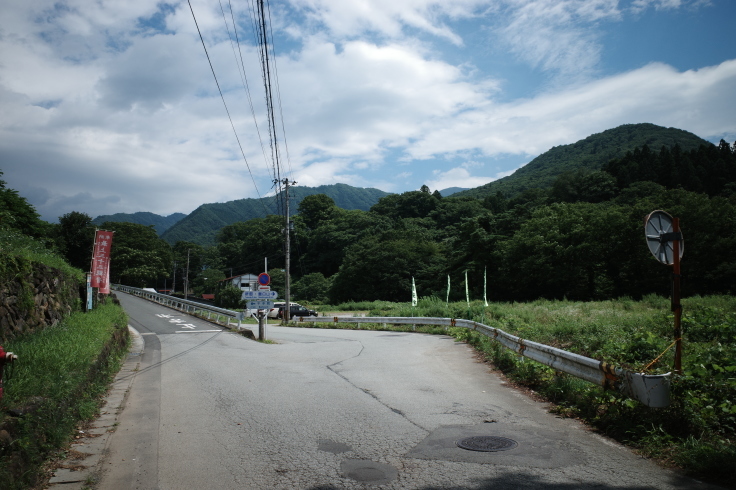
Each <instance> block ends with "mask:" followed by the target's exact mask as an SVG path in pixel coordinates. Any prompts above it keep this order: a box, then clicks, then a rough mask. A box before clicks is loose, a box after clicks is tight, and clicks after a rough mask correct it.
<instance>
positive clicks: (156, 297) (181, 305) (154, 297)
mask: <svg viewBox="0 0 736 490" xmlns="http://www.w3.org/2000/svg"><path fill="white" fill-rule="evenodd" d="M111 287H112V289H114V290H116V291H122V292H124V293H128V294H132V295H134V296H138V297H141V298H144V299H147V300H149V301H153V302H155V303H158V304H160V305H164V306H168V307H169V308H173V309H175V310H179V311H183V312H184V313H187V314H196V313H197V312H205V313H206V314H207V319H208V320H213V318H212V315H213V314H214V315H215V318H214V320H215V323H220V318H219V317H225V318H226V319H227V323H226V325H227V326H228V327H230V319H234V320H236V321H237V327H238V330H240V329H241V326H240V325H241V322H242V321H243V319H244V318H245V314H244V313H243V312H241V311H232V310H226V309H224V308H218V307H216V306H210V305H205V304H202V303H198V302H196V301H189V300H186V299H181V298H177V297H175V296H169V295H168V294H161V293H154V292H153V291H146V290H144V289H140V288H134V287H130V286H122V285H120V284H113V285H112V286H111Z"/></svg>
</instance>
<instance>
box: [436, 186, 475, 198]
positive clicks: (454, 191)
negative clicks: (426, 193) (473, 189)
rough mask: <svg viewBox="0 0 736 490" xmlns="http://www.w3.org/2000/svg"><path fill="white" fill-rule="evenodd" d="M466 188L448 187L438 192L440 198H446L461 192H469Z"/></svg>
mask: <svg viewBox="0 0 736 490" xmlns="http://www.w3.org/2000/svg"><path fill="white" fill-rule="evenodd" d="M469 190H470V189H468V188H467V187H448V188H447V189H442V190H441V191H439V192H440V196H442V197H448V196H451V195H453V194H457V193H458V192H462V191H469Z"/></svg>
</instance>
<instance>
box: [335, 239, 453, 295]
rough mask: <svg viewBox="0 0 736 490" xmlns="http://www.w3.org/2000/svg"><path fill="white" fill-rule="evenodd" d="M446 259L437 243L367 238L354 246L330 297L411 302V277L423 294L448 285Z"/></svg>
mask: <svg viewBox="0 0 736 490" xmlns="http://www.w3.org/2000/svg"><path fill="white" fill-rule="evenodd" d="M446 270H447V262H446V259H445V256H444V253H443V250H442V248H441V246H440V245H439V244H437V243H435V242H430V241H419V240H415V239H411V238H399V239H396V238H392V239H388V240H381V239H378V238H375V239H365V240H361V241H360V242H358V243H356V244H354V245H353V246H351V247H350V248H349V249H348V251H347V253H346V255H345V260H344V261H343V263H342V265H341V266H340V271H339V272H338V273H337V274H336V275H335V277H334V278H333V282H332V287H331V288H330V300H331V301H333V302H335V303H340V302H344V301H349V300H368V301H371V300H387V301H410V300H411V278H412V276H413V277H414V278H415V280H416V284H417V290H418V291H419V294H420V295H422V296H431V295H432V294H435V293H438V292H439V291H442V290H443V288H444V287H445V284H446V282H445V273H446Z"/></svg>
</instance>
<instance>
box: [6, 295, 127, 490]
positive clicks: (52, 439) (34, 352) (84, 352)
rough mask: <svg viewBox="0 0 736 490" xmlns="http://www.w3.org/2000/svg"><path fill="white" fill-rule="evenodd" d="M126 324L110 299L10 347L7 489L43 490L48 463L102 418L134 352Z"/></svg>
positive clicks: (8, 346)
mask: <svg viewBox="0 0 736 490" xmlns="http://www.w3.org/2000/svg"><path fill="white" fill-rule="evenodd" d="M127 323H128V322H127V317H126V315H125V312H124V311H123V310H122V308H120V306H119V305H116V304H114V303H113V302H112V301H110V300H108V302H107V303H105V304H101V305H100V306H99V307H98V308H96V309H94V310H92V311H90V312H88V313H75V314H72V315H71V316H69V317H68V318H66V319H65V320H63V321H62V322H60V323H59V324H58V325H56V326H54V327H51V328H47V329H46V330H43V331H41V332H38V333H35V334H31V335H26V336H23V337H20V338H16V339H14V340H12V341H11V342H9V343H8V344H7V345H5V348H6V350H9V351H12V352H14V353H15V354H17V355H18V361H16V362H15V363H14V365H13V366H12V368H11V369H10V370H9V372H8V373H7V374H8V375H9V376H6V378H5V379H6V384H5V397H4V398H3V400H2V402H0V403H1V404H0V410H1V411H0V417H2V419H0V430H2V431H5V433H4V434H3V438H2V441H3V442H2V443H0V482H2V485H1V486H2V488H3V489H20V488H28V487H29V486H33V485H36V484H37V483H38V480H39V478H40V474H39V469H40V467H41V465H42V464H43V462H44V460H45V459H46V458H47V457H48V456H49V455H50V454H51V453H52V452H53V451H54V450H56V449H58V448H60V447H62V446H63V445H64V444H65V443H66V442H68V441H69V440H70V438H71V435H72V431H73V430H74V427H75V426H76V424H78V423H79V422H80V421H84V420H90V419H92V418H94V416H95V415H96V414H97V412H98V409H99V405H100V402H101V400H102V396H103V395H104V393H105V392H106V390H107V387H108V385H109V383H110V381H111V380H112V378H113V376H114V375H115V373H117V371H118V370H119V369H120V366H121V362H122V361H123V359H124V356H125V353H126V352H127V350H128V343H129V334H128V329H127Z"/></svg>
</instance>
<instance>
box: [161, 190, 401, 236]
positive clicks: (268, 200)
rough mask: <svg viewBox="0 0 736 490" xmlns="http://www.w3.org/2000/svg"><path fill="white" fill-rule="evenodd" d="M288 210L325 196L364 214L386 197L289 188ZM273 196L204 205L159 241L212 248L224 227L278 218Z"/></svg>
mask: <svg viewBox="0 0 736 490" xmlns="http://www.w3.org/2000/svg"><path fill="white" fill-rule="evenodd" d="M289 194H290V196H291V201H290V206H291V207H292V210H293V211H292V212H293V213H296V210H297V209H298V206H299V203H300V202H301V201H302V199H304V198H305V197H306V196H311V195H314V194H325V195H327V196H329V197H330V198H332V199H333V200H334V201H335V204H336V205H337V207H339V208H342V209H359V210H363V211H367V210H368V209H370V207H371V206H373V205H374V204H375V203H376V202H378V200H379V199H380V198H381V197H383V196H386V195H387V193H386V192H383V191H381V190H379V189H364V188H360V187H352V186H349V185H347V184H333V185H322V186H319V187H301V186H295V187H292V188H290V190H289ZM277 202H278V200H277V198H276V197H275V196H271V197H264V198H261V199H251V198H248V199H238V200H236V201H229V202H225V203H212V204H203V205H201V206H200V207H198V208H197V209H195V210H194V211H192V213H191V214H189V216H187V217H186V218H184V219H182V220H181V221H179V222H178V223H176V225H174V226H172V227H171V228H170V229H168V230H167V231H166V232H165V233H164V234H163V235H161V238H163V239H164V240H166V241H167V242H169V243H170V244H172V245H173V244H175V243H176V242H178V241H188V242H192V243H197V244H199V245H212V244H213V243H214V242H215V236H216V234H217V232H218V231H219V230H220V229H222V228H223V227H225V226H227V225H230V224H233V223H236V222H239V221H248V220H250V219H253V218H263V217H265V216H267V215H269V214H281V212H280V210H278V209H277Z"/></svg>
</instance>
